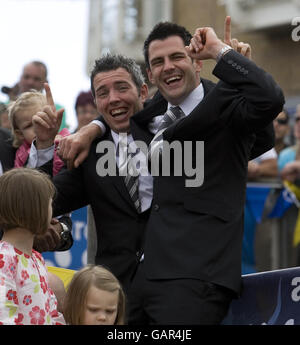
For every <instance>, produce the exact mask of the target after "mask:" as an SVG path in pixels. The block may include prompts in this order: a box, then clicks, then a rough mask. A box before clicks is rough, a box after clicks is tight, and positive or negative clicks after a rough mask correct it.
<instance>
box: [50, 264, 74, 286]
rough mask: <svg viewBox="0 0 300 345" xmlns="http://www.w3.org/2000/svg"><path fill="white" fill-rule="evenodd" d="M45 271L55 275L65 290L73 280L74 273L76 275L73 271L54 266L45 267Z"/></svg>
mask: <svg viewBox="0 0 300 345" xmlns="http://www.w3.org/2000/svg"><path fill="white" fill-rule="evenodd" d="M47 269H48V271H49V272H51V273H53V274H55V275H57V276H58V277H59V278H60V279H61V280H62V281H63V283H64V287H65V288H67V286H68V285H69V283H70V281H71V280H72V278H73V275H74V273H76V271H75V270H70V269H68V268H62V267H55V266H47Z"/></svg>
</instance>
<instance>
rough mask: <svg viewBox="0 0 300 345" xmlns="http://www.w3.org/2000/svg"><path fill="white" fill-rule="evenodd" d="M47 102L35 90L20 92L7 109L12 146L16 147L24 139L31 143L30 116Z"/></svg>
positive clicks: (32, 136)
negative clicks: (11, 133)
mask: <svg viewBox="0 0 300 345" xmlns="http://www.w3.org/2000/svg"><path fill="white" fill-rule="evenodd" d="M46 104H47V99H46V97H45V96H44V95H43V94H42V93H40V92H38V91H35V90H32V91H28V92H24V93H22V94H21V95H20V96H19V97H18V98H17V99H16V100H15V101H14V102H13V103H11V104H10V106H9V109H8V116H9V120H10V123H11V128H12V132H13V136H14V142H13V146H14V147H16V148H18V147H20V146H21V145H22V143H23V142H24V141H27V143H28V144H31V143H32V141H33V139H34V138H35V133H34V129H33V125H32V117H33V115H34V114H36V113H37V112H38V111H41V110H42V109H43V107H44V106H45V105H46Z"/></svg>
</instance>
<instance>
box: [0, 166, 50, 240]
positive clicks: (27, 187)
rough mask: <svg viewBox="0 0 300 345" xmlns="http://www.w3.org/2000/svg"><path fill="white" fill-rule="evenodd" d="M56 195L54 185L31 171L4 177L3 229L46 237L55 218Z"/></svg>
mask: <svg viewBox="0 0 300 345" xmlns="http://www.w3.org/2000/svg"><path fill="white" fill-rule="evenodd" d="M54 194H55V188H54V185H53V184H52V182H51V180H50V179H49V177H48V176H47V175H46V174H44V173H42V172H39V171H37V170H34V169H29V168H18V169H12V170H9V171H7V172H5V173H4V174H3V175H2V176H0V228H2V229H3V231H4V232H5V231H8V230H9V229H14V228H24V229H27V230H29V231H31V232H32V233H34V234H44V233H45V232H46V231H47V229H48V227H49V224H50V221H51V218H52V199H53V197H54Z"/></svg>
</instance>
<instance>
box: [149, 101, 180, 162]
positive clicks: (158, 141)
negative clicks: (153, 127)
mask: <svg viewBox="0 0 300 345" xmlns="http://www.w3.org/2000/svg"><path fill="white" fill-rule="evenodd" d="M184 116H185V114H184V112H183V111H182V109H181V108H180V107H179V106H176V107H170V108H169V109H168V110H167V111H166V112H165V114H164V116H163V118H162V120H161V122H160V124H159V127H158V130H157V132H156V134H155V136H154V138H153V139H152V141H151V143H150V146H149V155H148V158H149V159H152V157H153V155H156V154H159V153H160V152H161V150H162V145H163V132H164V131H165V130H166V129H167V128H168V127H169V126H170V125H171V124H172V123H173V122H175V121H177V120H179V119H180V118H182V117H184Z"/></svg>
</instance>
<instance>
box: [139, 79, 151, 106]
mask: <svg viewBox="0 0 300 345" xmlns="http://www.w3.org/2000/svg"><path fill="white" fill-rule="evenodd" d="M148 95H149V90H148V86H147V84H143V85H142V86H141V88H140V99H141V101H142V102H143V103H144V102H145V101H146V99H147V98H148Z"/></svg>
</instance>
